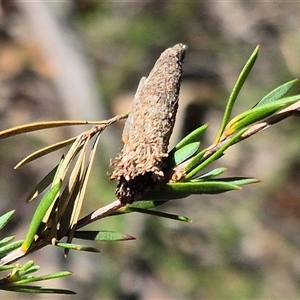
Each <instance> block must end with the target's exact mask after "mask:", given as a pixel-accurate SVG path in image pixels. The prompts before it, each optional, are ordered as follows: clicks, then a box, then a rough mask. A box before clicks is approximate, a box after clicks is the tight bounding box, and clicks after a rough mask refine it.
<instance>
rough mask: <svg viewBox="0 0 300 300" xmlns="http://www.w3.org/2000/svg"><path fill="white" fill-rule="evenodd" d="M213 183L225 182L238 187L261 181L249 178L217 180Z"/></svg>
mask: <svg viewBox="0 0 300 300" xmlns="http://www.w3.org/2000/svg"><path fill="white" fill-rule="evenodd" d="M214 181H215V182H227V183H230V184H235V185H238V186H242V185H246V184H252V183H258V182H261V180H259V179H257V178H249V177H227V178H217V179H215V180H214Z"/></svg>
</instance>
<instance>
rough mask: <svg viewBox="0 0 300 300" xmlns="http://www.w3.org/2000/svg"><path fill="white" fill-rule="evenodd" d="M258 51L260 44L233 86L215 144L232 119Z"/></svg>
mask: <svg viewBox="0 0 300 300" xmlns="http://www.w3.org/2000/svg"><path fill="white" fill-rule="evenodd" d="M258 51H259V46H257V47H256V48H255V49H254V51H253V53H252V54H251V56H250V58H249V59H248V61H247V62H246V64H245V66H244V68H243V69H242V71H241V73H240V75H239V77H238V79H237V81H236V83H235V85H234V87H233V90H232V92H231V94H230V96H229V100H228V102H227V105H226V109H225V112H224V116H223V119H222V123H221V126H220V129H219V131H218V134H217V136H216V139H215V144H217V143H218V142H219V140H220V138H221V136H222V134H223V132H224V129H225V127H226V125H227V123H228V121H229V119H230V115H231V112H232V108H233V106H234V103H235V101H236V99H237V96H238V94H239V92H240V90H241V88H242V86H243V85H244V83H245V81H246V79H247V77H248V75H249V73H250V71H251V70H252V67H253V66H254V63H255V61H256V58H257V55H258Z"/></svg>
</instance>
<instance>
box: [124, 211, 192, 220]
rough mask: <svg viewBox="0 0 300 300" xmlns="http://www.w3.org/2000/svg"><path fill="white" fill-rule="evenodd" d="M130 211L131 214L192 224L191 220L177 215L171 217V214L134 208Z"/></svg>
mask: <svg viewBox="0 0 300 300" xmlns="http://www.w3.org/2000/svg"><path fill="white" fill-rule="evenodd" d="M130 209H131V210H132V211H133V212H138V213H141V214H146V215H152V216H156V217H161V218H165V219H171V220H176V221H181V222H188V223H190V222H192V220H191V219H189V218H188V217H185V216H178V215H173V214H169V213H165V212H161V211H155V210H148V209H142V208H136V207H132V208H130Z"/></svg>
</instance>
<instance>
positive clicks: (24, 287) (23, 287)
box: [0, 284, 76, 295]
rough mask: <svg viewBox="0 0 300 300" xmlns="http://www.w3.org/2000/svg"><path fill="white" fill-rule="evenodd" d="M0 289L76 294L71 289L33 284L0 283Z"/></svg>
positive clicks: (34, 292)
mask: <svg viewBox="0 0 300 300" xmlns="http://www.w3.org/2000/svg"><path fill="white" fill-rule="evenodd" d="M0 290H5V291H10V292H18V293H30V294H61V295H75V294H76V293H75V292H73V291H71V290H65V289H55V288H43V287H40V286H33V285H17V284H7V285H0Z"/></svg>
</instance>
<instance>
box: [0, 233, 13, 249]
mask: <svg viewBox="0 0 300 300" xmlns="http://www.w3.org/2000/svg"><path fill="white" fill-rule="evenodd" d="M14 238H15V236H8V237H5V238H3V239H2V240H1V241H0V248H1V247H3V246H5V245H7V244H8V243H10V242H11V241H12V240H13V239H14Z"/></svg>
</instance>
